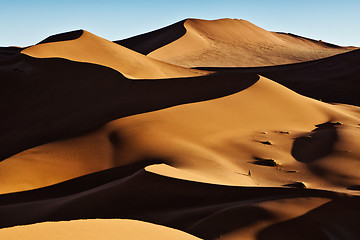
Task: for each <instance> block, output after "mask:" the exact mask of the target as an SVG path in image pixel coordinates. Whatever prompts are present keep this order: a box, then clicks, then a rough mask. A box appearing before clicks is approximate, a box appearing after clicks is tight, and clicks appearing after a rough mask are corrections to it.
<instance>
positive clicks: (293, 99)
mask: <svg viewBox="0 0 360 240" xmlns="http://www.w3.org/2000/svg"><path fill="white" fill-rule="evenodd" d="M234 76H237V75H236V74H235V75H234ZM228 77H229V76H223V77H222V81H225V79H227V78H228ZM237 80H238V81H239V82H241V81H243V80H244V79H242V78H241V77H238V78H237ZM218 86H221V84H220V85H218ZM326 122H329V123H327V124H323V123H326ZM337 122H339V123H337ZM340 122H341V123H340ZM319 124H323V125H319ZM358 124H360V110H359V108H357V107H345V106H342V105H339V106H336V105H330V104H327V103H323V102H320V101H316V100H313V99H310V98H307V97H303V96H301V95H298V94H296V93H294V92H292V91H291V90H289V89H287V88H285V87H283V86H281V85H279V84H277V83H275V82H273V81H271V80H269V79H267V78H264V77H261V78H260V80H259V81H257V82H256V83H255V84H253V85H251V86H250V87H248V88H246V89H244V90H242V91H239V92H237V93H235V94H232V95H229V96H225V97H222V98H217V99H213V100H208V101H204V102H194V103H190V104H185V105H181V106H176V107H172V108H168V109H163V110H159V111H155V112H148V113H143V114H139V115H134V116H129V117H125V118H121V119H117V120H115V121H112V122H109V123H108V124H106V125H105V126H103V127H102V128H100V129H98V130H96V131H94V132H91V133H89V134H87V135H83V136H81V137H77V138H73V139H69V140H64V141H57V142H53V143H49V144H45V145H42V146H39V147H36V148H33V149H29V150H27V151H24V152H21V153H19V154H17V155H15V156H12V157H10V158H8V159H5V160H4V161H3V162H1V163H0V174H1V175H2V176H4V178H3V181H2V184H1V192H14V191H21V190H26V189H33V188H38V187H42V186H47V185H50V184H54V183H57V182H61V181H64V180H67V179H71V178H74V177H77V176H81V175H85V174H88V173H91V172H95V171H99V170H103V169H106V168H111V167H115V166H123V165H127V164H129V163H134V162H137V161H140V160H146V159H158V160H161V162H163V163H164V164H162V165H153V166H149V167H147V170H148V171H151V172H155V173H159V174H162V175H166V176H171V177H177V178H183V179H189V180H194V181H201V182H208V183H217V184H229V185H243V186H273V187H274V186H283V185H288V184H290V185H289V186H292V185H291V184H294V183H295V185H294V186H305V187H309V188H320V189H329V190H336V191H341V192H351V190H348V189H347V188H348V187H350V186H354V185H359V184H360V180H359V178H358V177H356V169H357V168H356V166H358V164H359V162H358V161H357V156H358V155H359V154H360V152H359V149H360V148H359V143H358V142H357V141H356V140H355V139H357V138H358V137H360V128H359V127H358V126H359V125H358ZM316 125H318V126H316ZM297 139H299V140H297ZM306 139H309V141H308V142H306ZM304 141H305V142H304ZM299 144H300V145H299ZM299 146H300V148H299ZM301 146H304V153H303V154H305V155H307V156H309V159H312V161H310V162H306V163H304V161H303V160H302V159H303V155H302V154H300V155H299V154H298V152H299V151H301V150H302V149H303V148H302V147H301ZM50 159H51V160H50ZM20 166H21V167H20ZM315 169H318V171H316V170H315ZM320 170H321V171H320ZM325 176H326V177H325ZM343 176H347V177H346V178H343ZM297 184H298V185H297Z"/></svg>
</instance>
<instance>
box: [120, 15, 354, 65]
mask: <svg viewBox="0 0 360 240" xmlns="http://www.w3.org/2000/svg"><path fill="white" fill-rule="evenodd" d="M180 24H183V26H184V27H185V29H186V33H185V34H184V35H183V36H181V37H180V38H179V39H177V40H175V41H173V42H171V43H169V41H168V39H165V38H163V37H162V35H163V33H164V32H170V29H169V28H170V27H171V26H169V27H168V28H165V29H162V30H161V31H160V30H158V31H155V32H153V33H151V35H149V37H146V35H145V36H144V35H140V36H138V37H133V38H130V39H126V40H123V41H117V43H119V44H121V43H123V42H124V43H125V45H126V46H128V47H130V48H132V49H134V50H135V51H139V52H142V53H148V52H149V50H152V51H151V52H150V53H149V54H148V56H151V57H153V58H156V59H159V60H162V61H164V62H169V63H173V64H176V65H180V66H186V67H200V66H201V67H256V66H268V65H279V64H286V63H295V62H301V61H309V60H314V59H319V58H323V57H328V56H332V55H335V54H339V53H342V52H346V51H350V50H353V49H355V48H352V47H349V48H346V47H345V48H344V47H339V46H336V45H332V44H328V43H325V42H322V41H315V40H312V39H308V38H304V37H300V36H296V35H293V34H285V33H275V32H269V31H266V30H264V29H262V28H260V27H258V26H256V25H254V24H252V23H250V22H248V21H245V20H238V19H220V20H213V21H207V20H200V19H187V20H186V21H181V22H179V23H178V24H177V25H172V29H171V31H176V30H177V32H178V36H180V35H181V34H183V30H182V29H181V28H180V27H179V25H180ZM150 39H151V40H150ZM152 39H156V40H157V41H156V42H153V41H152ZM161 40H163V45H162V46H161V47H159V46H160V44H159V41H161ZM131 42H133V43H131ZM139 42H142V44H140V43H139ZM140 46H146V47H145V48H144V47H140ZM154 48H157V49H156V50H153V49H154Z"/></svg>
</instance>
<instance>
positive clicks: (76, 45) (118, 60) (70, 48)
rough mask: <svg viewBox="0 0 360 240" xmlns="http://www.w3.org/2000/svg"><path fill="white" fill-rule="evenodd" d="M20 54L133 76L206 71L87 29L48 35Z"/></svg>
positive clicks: (147, 77)
mask: <svg viewBox="0 0 360 240" xmlns="http://www.w3.org/2000/svg"><path fill="white" fill-rule="evenodd" d="M79 33H81V34H79ZM59 40H60V41H59ZM21 53H23V54H26V55H28V56H31V57H35V58H65V59H68V60H72V61H77V62H87V63H93V64H98V65H102V66H106V67H109V68H112V69H115V70H117V71H119V72H120V73H122V74H123V75H125V76H126V77H128V78H134V79H137V78H140V79H142V78H146V79H152V78H169V77H191V76H199V75H205V74H206V72H202V71H199V70H192V69H186V68H182V67H178V66H174V65H171V64H167V63H163V62H161V61H159V60H155V59H152V58H150V57H147V56H144V55H142V54H140V53H137V52H134V51H132V50H130V49H128V48H125V47H122V46H120V45H118V44H116V43H113V42H110V41H108V40H106V39H103V38H100V37H98V36H96V35H94V34H92V33H89V32H87V31H77V32H75V33H73V34H65V36H63V35H62V36H55V37H52V38H48V39H47V40H44V41H43V42H40V43H39V44H38V45H34V46H32V47H28V48H26V49H24V50H22V51H21Z"/></svg>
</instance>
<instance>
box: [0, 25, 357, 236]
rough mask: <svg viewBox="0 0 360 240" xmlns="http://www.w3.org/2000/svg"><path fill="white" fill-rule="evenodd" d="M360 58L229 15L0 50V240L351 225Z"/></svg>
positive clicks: (301, 230)
mask: <svg viewBox="0 0 360 240" xmlns="http://www.w3.org/2000/svg"><path fill="white" fill-rule="evenodd" d="M359 60H360V49H359V48H357V47H341V46H336V45H334V44H330V43H325V42H322V41H316V40H312V39H309V38H305V37H300V36H297V35H294V34H285V33H275V32H269V31H266V30H264V29H262V28H260V27H258V26H255V25H253V24H252V23H250V22H247V21H245V20H238V19H219V20H214V21H208V20H200V19H186V20H183V21H180V22H177V23H175V24H173V25H170V26H168V27H165V28H162V29H159V30H155V31H153V32H149V33H145V34H142V35H139V36H135V37H132V38H128V39H124V40H119V41H114V42H111V41H109V40H106V39H103V38H101V37H98V36H96V35H94V34H92V33H90V32H87V31H85V30H78V31H73V32H68V33H60V34H56V35H53V36H50V37H49V38H47V39H45V40H43V41H40V42H39V43H38V44H35V45H33V46H29V47H26V48H18V47H10V48H5V47H4V48H0V76H1V78H0V79H1V82H0V84H1V88H0V89H1V94H0V98H1V104H0V111H1V112H2V118H1V119H0V131H1V135H0V143H1V146H2V147H1V148H0V158H1V161H0V175H1V176H2V181H1V183H0V216H1V218H0V239H14V240H18V239H24V238H26V239H49V238H51V239H119V238H120V239H134V240H135V239H136V240H137V239H189V240H190V239H194V240H195V239H227V240H235V239H248V240H268V239H277V240H282V239H284V240H285V239H314V240H315V239H316V240H318V239H339V240H342V239H354V240H356V239H359V238H360V232H359V228H358V223H357V220H358V217H359V216H360V208H359V206H360V199H359V194H360V175H359V173H358V172H359V169H360V141H359V140H360V98H359V95H358V93H359V90H360V66H359V64H358V63H359Z"/></svg>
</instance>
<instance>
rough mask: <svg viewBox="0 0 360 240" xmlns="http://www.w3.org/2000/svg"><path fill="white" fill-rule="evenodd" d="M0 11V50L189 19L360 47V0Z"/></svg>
mask: <svg viewBox="0 0 360 240" xmlns="http://www.w3.org/2000/svg"><path fill="white" fill-rule="evenodd" d="M0 9H1V14H0V21H1V24H0V34H1V35H0V36H1V37H0V46H21V47H24V46H28V45H32V44H36V43H37V42H39V41H41V40H42V39H44V38H46V37H48V36H50V35H53V34H57V33H61V32H67V31H71V30H75V29H85V30H87V31H90V32H92V33H94V34H96V35H99V36H101V37H103V38H106V39H109V40H120V39H123V38H127V37H131V36H134V35H138V34H141V33H145V32H149V31H152V30H155V29H158V28H161V27H164V26H167V25H169V24H172V23H175V22H177V21H180V20H183V19H185V18H201V19H209V20H211V19H218V18H238V19H245V20H248V21H250V22H252V23H254V24H256V25H258V26H259V27H262V28H264V29H266V30H269V31H277V32H291V33H294V34H297V35H301V36H304V37H309V38H313V39H316V40H323V41H326V42H330V43H334V44H338V45H342V46H350V45H351V46H360V30H359V29H360V14H359V13H358V11H359V9H360V1H359V0H343V1H335V0H328V1H325V0H317V1H311V0H309V1H308V0H302V1H297V0H296V1H295V0H293V1H291V0H274V1H265V0H251V1H250V0H248V1H241V0H221V1H219V0H182V1H168V0H153V1H140V0H121V1H118V0H110V1H98V0H96V1H95V0H86V1H85V0H78V1H74V0H63V1H51V0H46V1H45V0H38V1H25V0H14V1H2V3H0Z"/></svg>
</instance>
